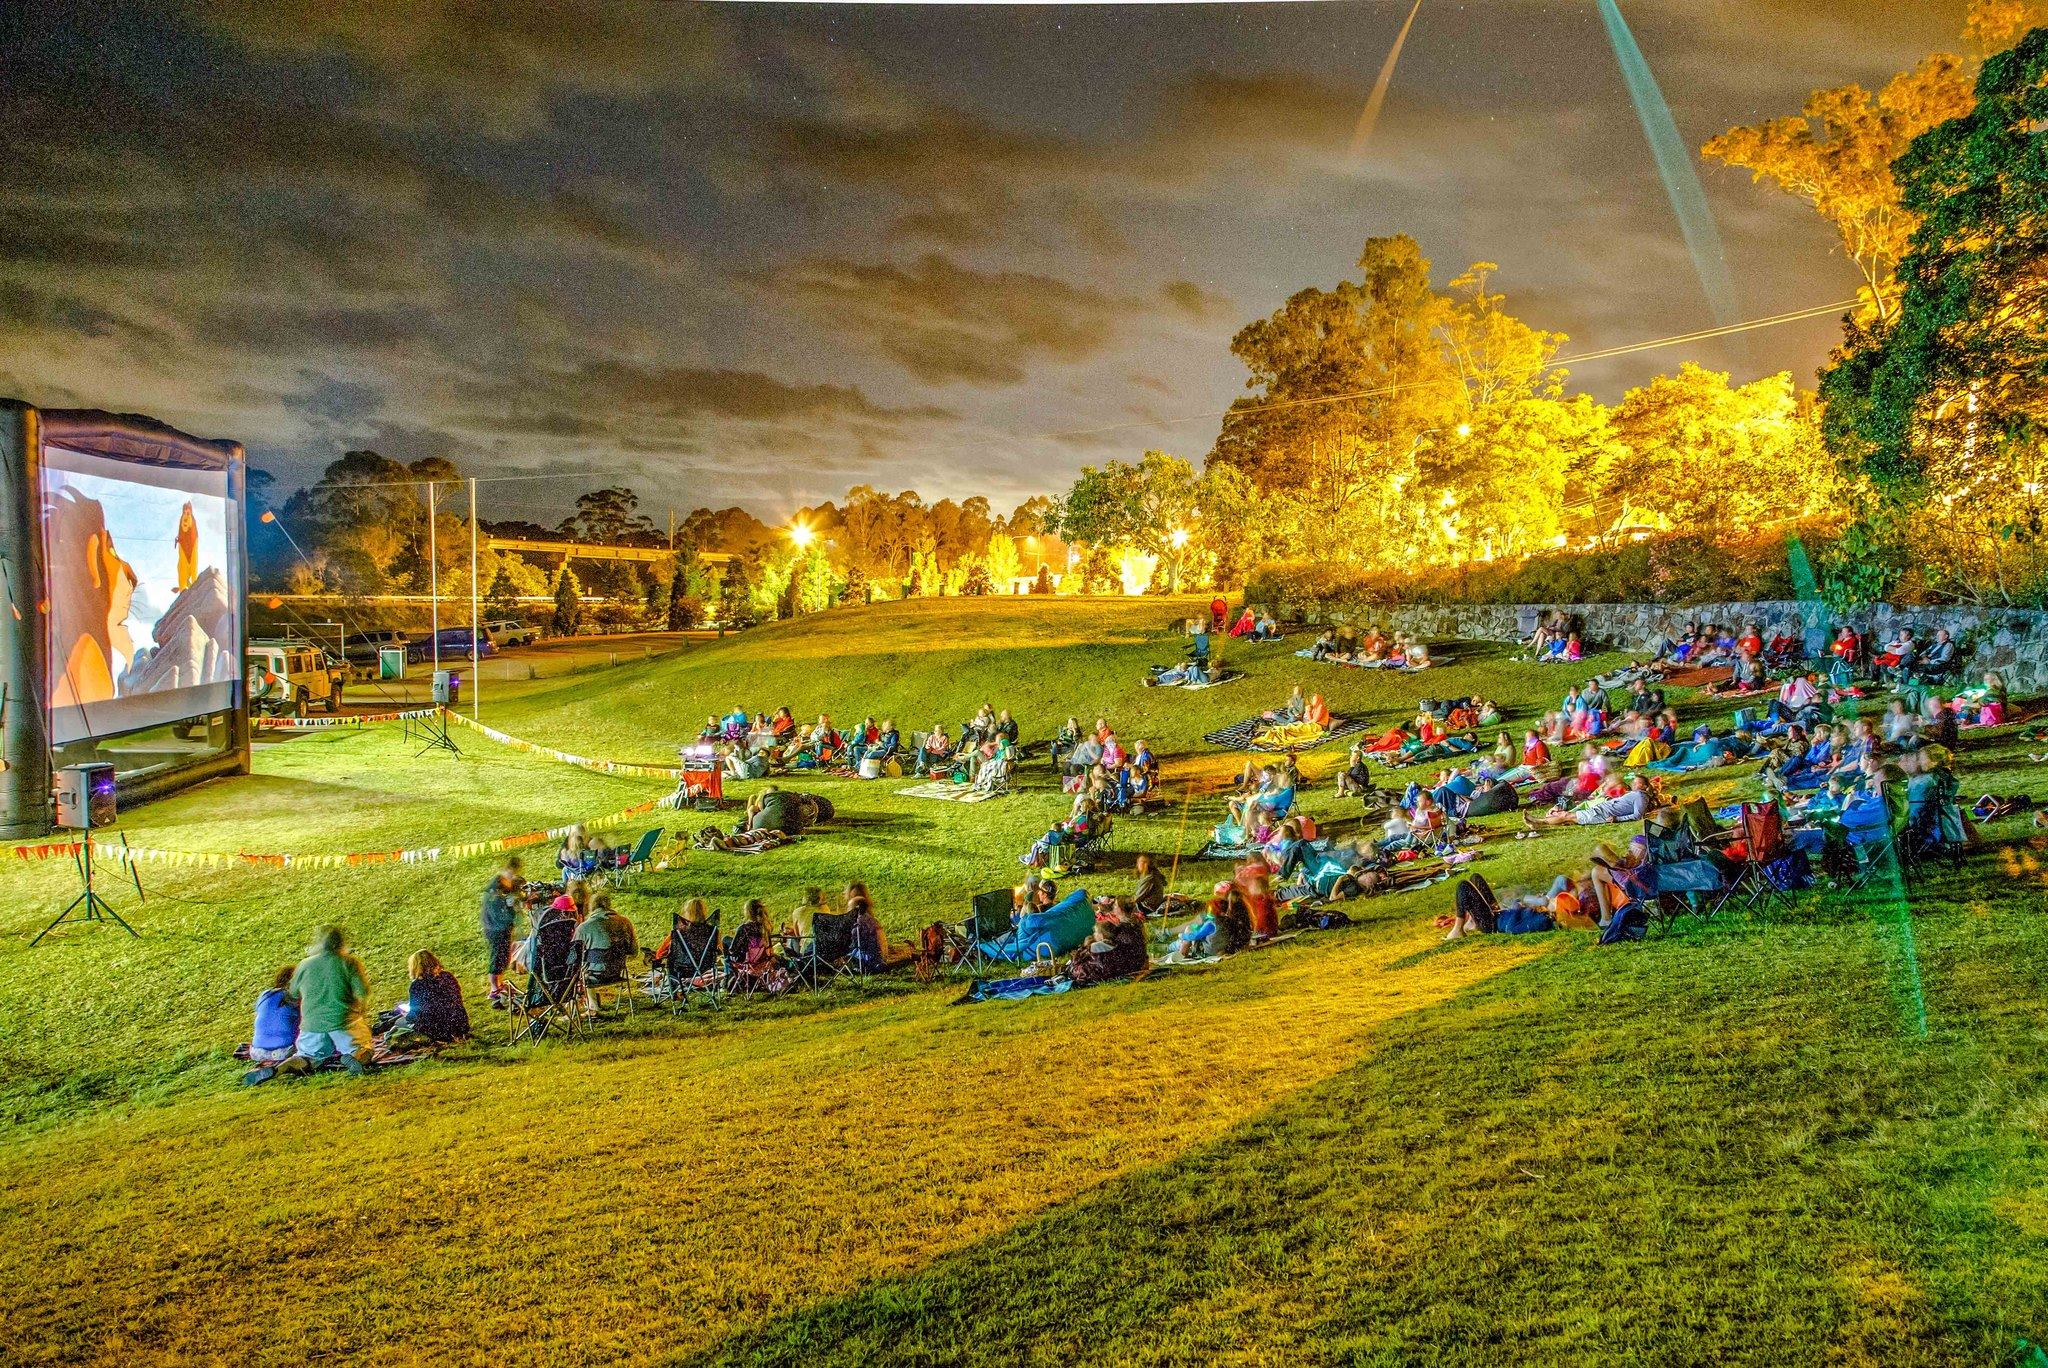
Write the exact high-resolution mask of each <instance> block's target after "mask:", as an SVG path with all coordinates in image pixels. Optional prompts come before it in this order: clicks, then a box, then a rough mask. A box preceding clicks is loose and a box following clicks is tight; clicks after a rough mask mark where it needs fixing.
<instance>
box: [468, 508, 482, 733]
mask: <svg viewBox="0 0 2048 1368" xmlns="http://www.w3.org/2000/svg"><path fill="white" fill-rule="evenodd" d="M476 588H477V585H476V476H474V475H472V476H470V477H469V715H470V717H471V718H472V719H473V720H475V721H478V722H481V721H483V720H484V715H483V700H482V699H481V698H479V697H478V695H479V694H481V693H482V692H483V691H484V688H483V685H484V672H483V671H482V669H480V668H479V667H478V666H477V652H479V651H481V650H482V649H483V645H482V638H483V630H484V627H483V620H482V619H481V618H480V617H478V616H477V611H476V603H477V597H476Z"/></svg>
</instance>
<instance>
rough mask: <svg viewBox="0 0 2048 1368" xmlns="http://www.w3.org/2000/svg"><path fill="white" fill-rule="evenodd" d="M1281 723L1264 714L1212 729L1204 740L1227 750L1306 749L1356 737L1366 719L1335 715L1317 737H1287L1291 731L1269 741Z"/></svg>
mask: <svg viewBox="0 0 2048 1368" xmlns="http://www.w3.org/2000/svg"><path fill="white" fill-rule="evenodd" d="M1278 725H1280V724H1276V723H1272V722H1268V721H1267V720H1266V719H1265V718H1263V717H1250V718H1246V719H1245V720H1244V721H1242V722H1240V723H1238V724H1237V725H1236V726H1234V727H1225V728H1224V729H1223V730H1222V731H1214V732H1210V733H1209V734H1208V735H1207V736H1205V737H1203V738H1202V739H1203V740H1204V741H1207V742H1208V743H1209V744H1210V745H1212V746H1222V747H1224V748H1225V749H1226V750H1241V751H1269V752H1277V751H1305V750H1314V749H1315V748H1316V747H1318V746H1327V745H1329V744H1330V743H1331V742H1332V741H1341V740H1343V739H1344V738H1345V737H1347V736H1355V735H1357V734H1358V733H1359V732H1362V731H1364V730H1365V727H1366V722H1365V719H1364V718H1362V717H1335V718H1332V719H1330V726H1329V728H1328V730H1326V731H1324V732H1323V734H1322V735H1321V736H1318V737H1315V738H1313V739H1309V740H1299V739H1294V740H1289V739H1287V738H1288V736H1291V735H1292V733H1287V734H1283V735H1281V736H1275V737H1272V739H1270V740H1269V739H1268V736H1269V734H1270V733H1272V732H1273V731H1274V730H1275V728H1276V726H1278Z"/></svg>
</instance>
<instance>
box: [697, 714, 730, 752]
mask: <svg viewBox="0 0 2048 1368" xmlns="http://www.w3.org/2000/svg"><path fill="white" fill-rule="evenodd" d="M723 740H725V724H724V723H722V722H720V721H719V720H718V718H717V717H716V716H715V715H714V716H711V717H707V718H705V719H704V725H703V726H702V727H699V728H698V729H697V744H698V745H700V746H715V745H717V744H718V743H719V742H721V741H723Z"/></svg>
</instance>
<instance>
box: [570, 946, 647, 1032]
mask: <svg viewBox="0 0 2048 1368" xmlns="http://www.w3.org/2000/svg"><path fill="white" fill-rule="evenodd" d="M599 953H600V954H603V955H611V954H616V953H617V952H616V951H615V950H605V951H601V952H599ZM607 971H608V966H607V965H604V964H602V963H593V962H591V961H590V960H588V959H586V960H584V961H583V962H582V963H580V964H579V965H578V966H577V969H576V990H577V992H578V994H579V995H580V997H581V1000H582V1002H583V1004H584V1015H585V1016H586V1017H589V1018H591V1019H592V1020H595V1019H596V1017H597V1015H598V1013H600V1012H602V1011H603V1010H604V1007H605V999H606V998H610V999H612V1002H613V1004H614V1005H618V1006H623V1007H624V1008H625V1009H626V1011H625V1015H626V1020H627V1021H631V1020H632V1019H633V1008H634V1002H633V999H634V998H636V997H638V996H639V995H640V993H639V987H640V985H639V981H638V980H637V979H636V978H635V977H634V975H633V973H632V972H631V970H630V969H629V968H628V966H627V965H625V964H621V965H620V966H619V974H618V976H617V977H616V978H614V977H611V976H610V975H609V973H608V972H607Z"/></svg>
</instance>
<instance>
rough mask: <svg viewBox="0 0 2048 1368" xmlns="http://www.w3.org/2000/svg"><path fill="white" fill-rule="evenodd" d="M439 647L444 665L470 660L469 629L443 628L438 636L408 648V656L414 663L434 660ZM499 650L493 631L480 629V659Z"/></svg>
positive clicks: (477, 651) (486, 628) (417, 642)
mask: <svg viewBox="0 0 2048 1368" xmlns="http://www.w3.org/2000/svg"><path fill="white" fill-rule="evenodd" d="M437 646H438V647H439V648H440V656H441V662H442V663H443V664H444V665H447V664H454V663H455V662H457V661H461V660H467V659H469V628H467V627H443V628H442V629H441V631H440V633H439V634H438V635H436V636H432V637H427V638H425V639H423V640H420V641H415V642H413V643H412V644H411V645H409V646H407V647H406V656H407V658H408V659H410V660H413V661H421V660H432V659H433V658H434V654H435V648H436V647H437ZM497 649H498V647H497V643H496V642H494V641H492V640H491V629H490V628H488V627H485V628H482V629H480V633H479V635H478V637H477V641H476V653H477V656H478V658H482V657H484V656H487V655H490V654H492V653H493V652H494V651H496V650H497Z"/></svg>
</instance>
